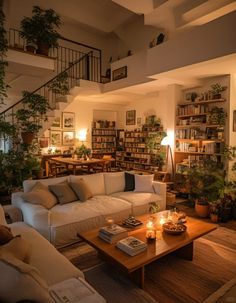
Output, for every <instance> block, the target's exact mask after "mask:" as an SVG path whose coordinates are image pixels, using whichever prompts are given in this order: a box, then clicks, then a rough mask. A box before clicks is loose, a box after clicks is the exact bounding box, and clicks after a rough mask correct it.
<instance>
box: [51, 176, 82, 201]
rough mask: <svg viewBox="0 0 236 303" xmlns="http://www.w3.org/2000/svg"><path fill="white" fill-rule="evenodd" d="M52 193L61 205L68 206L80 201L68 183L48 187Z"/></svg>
mask: <svg viewBox="0 0 236 303" xmlns="http://www.w3.org/2000/svg"><path fill="white" fill-rule="evenodd" d="M48 188H49V189H50V191H51V192H52V193H53V194H54V195H55V196H56V198H57V200H58V202H59V203H60V204H66V203H70V202H73V201H76V200H78V198H77V197H76V194H75V193H74V191H73V190H72V189H71V187H70V186H69V184H68V182H67V181H65V182H62V183H59V184H53V185H48Z"/></svg>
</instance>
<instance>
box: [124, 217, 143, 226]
mask: <svg viewBox="0 0 236 303" xmlns="http://www.w3.org/2000/svg"><path fill="white" fill-rule="evenodd" d="M142 224H143V223H142V221H140V220H138V219H135V218H133V217H131V218H128V219H125V220H123V221H122V225H124V226H127V227H136V226H139V225H142Z"/></svg>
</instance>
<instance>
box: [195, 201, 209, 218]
mask: <svg viewBox="0 0 236 303" xmlns="http://www.w3.org/2000/svg"><path fill="white" fill-rule="evenodd" d="M195 211H196V213H197V214H198V216H199V217H201V218H206V217H208V216H209V214H210V205H209V204H200V203H198V202H196V203H195Z"/></svg>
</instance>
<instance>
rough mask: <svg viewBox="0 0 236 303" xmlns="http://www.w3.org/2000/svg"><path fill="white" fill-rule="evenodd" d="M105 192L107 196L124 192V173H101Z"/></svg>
mask: <svg viewBox="0 0 236 303" xmlns="http://www.w3.org/2000/svg"><path fill="white" fill-rule="evenodd" d="M103 175H104V183H105V191H106V194H107V195H110V194H113V193H117V192H121V191H124V189H125V173H124V172H123V171H122V172H114V173H103Z"/></svg>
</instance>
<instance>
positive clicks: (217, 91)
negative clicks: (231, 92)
mask: <svg viewBox="0 0 236 303" xmlns="http://www.w3.org/2000/svg"><path fill="white" fill-rule="evenodd" d="M211 88H212V90H211V92H212V94H213V95H218V94H220V93H221V92H223V91H225V90H226V89H227V86H222V85H221V84H220V83H215V84H212V85H211Z"/></svg>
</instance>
